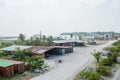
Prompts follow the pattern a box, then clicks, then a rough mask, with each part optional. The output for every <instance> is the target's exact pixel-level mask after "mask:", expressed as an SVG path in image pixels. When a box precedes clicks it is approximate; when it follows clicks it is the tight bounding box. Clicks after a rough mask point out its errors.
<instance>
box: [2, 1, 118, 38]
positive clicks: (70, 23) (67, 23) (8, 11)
mask: <svg viewBox="0 0 120 80" xmlns="http://www.w3.org/2000/svg"><path fill="white" fill-rule="evenodd" d="M119 4H120V0H0V36H17V35H18V34H20V33H23V34H25V35H26V36H32V35H34V34H39V32H40V30H41V32H42V34H45V35H54V36H56V35H59V34H60V33H63V32H95V31H115V32H120V5H119Z"/></svg>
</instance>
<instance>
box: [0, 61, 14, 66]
mask: <svg viewBox="0 0 120 80" xmlns="http://www.w3.org/2000/svg"><path fill="white" fill-rule="evenodd" d="M12 65H13V64H12V63H10V62H5V61H4V62H3V61H1V62H0V67H9V66H12Z"/></svg>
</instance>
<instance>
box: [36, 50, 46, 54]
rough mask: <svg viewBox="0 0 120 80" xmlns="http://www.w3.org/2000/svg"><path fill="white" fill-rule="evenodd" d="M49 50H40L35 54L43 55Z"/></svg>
mask: <svg viewBox="0 0 120 80" xmlns="http://www.w3.org/2000/svg"><path fill="white" fill-rule="evenodd" d="M46 51H47V50H38V51H36V52H34V53H37V54H43V53H45V52H46Z"/></svg>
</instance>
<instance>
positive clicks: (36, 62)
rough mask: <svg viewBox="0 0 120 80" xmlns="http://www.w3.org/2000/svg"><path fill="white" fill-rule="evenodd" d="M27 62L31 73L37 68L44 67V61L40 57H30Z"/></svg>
mask: <svg viewBox="0 0 120 80" xmlns="http://www.w3.org/2000/svg"><path fill="white" fill-rule="evenodd" d="M26 61H27V65H28V67H29V69H30V70H31V71H33V70H34V69H36V68H39V69H41V68H42V67H43V65H44V59H43V58H42V57H40V56H32V57H28V58H27V60H26Z"/></svg>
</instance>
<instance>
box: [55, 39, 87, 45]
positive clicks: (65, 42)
mask: <svg viewBox="0 0 120 80" xmlns="http://www.w3.org/2000/svg"><path fill="white" fill-rule="evenodd" d="M53 43H54V44H55V46H84V45H85V42H84V41H81V40H56V41H53Z"/></svg>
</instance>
